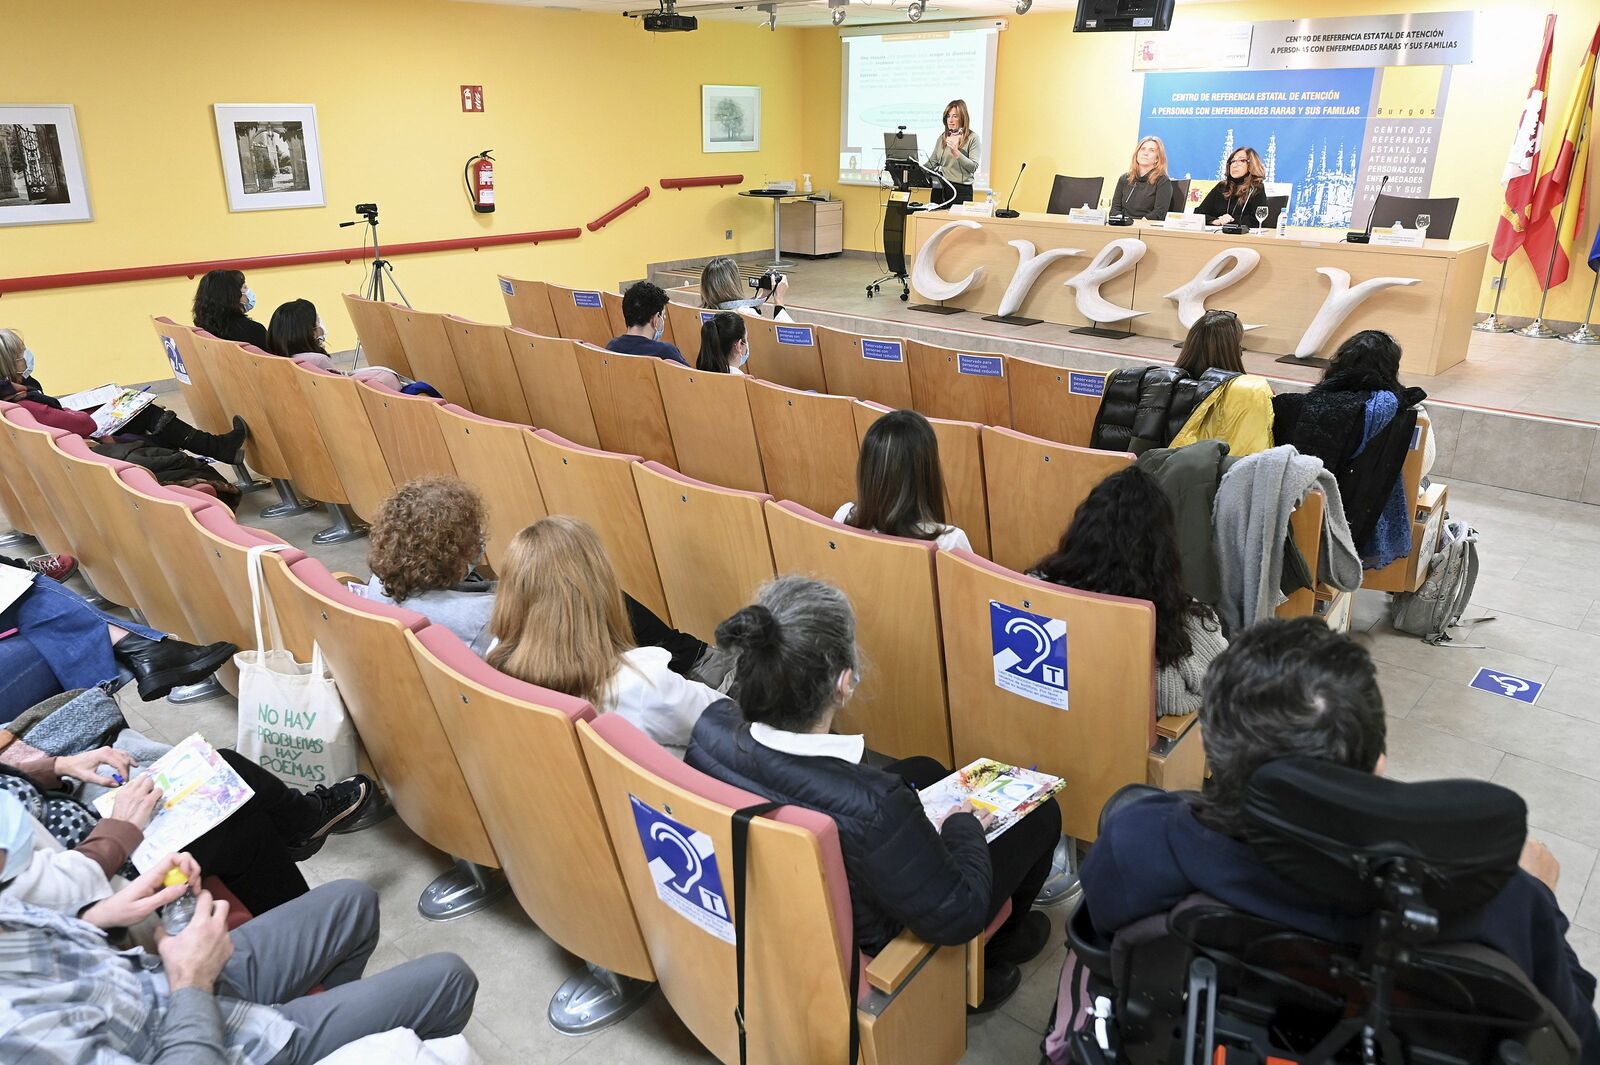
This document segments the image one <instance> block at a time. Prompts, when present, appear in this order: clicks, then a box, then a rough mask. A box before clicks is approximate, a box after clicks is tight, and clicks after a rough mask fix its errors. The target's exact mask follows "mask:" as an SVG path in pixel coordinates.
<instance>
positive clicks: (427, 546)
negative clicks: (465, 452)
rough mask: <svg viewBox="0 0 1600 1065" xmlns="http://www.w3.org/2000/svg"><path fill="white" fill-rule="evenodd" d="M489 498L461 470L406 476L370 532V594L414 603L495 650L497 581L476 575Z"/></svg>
mask: <svg viewBox="0 0 1600 1065" xmlns="http://www.w3.org/2000/svg"><path fill="white" fill-rule="evenodd" d="M485 522H486V515H485V513H484V505H483V497H482V496H480V495H479V494H478V491H477V489H475V488H473V487H472V486H471V485H470V484H467V483H466V482H465V481H461V480H457V479H456V478H454V477H421V478H418V479H417V480H415V481H407V482H406V483H405V484H403V485H401V486H400V487H399V488H397V489H395V491H394V494H393V495H391V496H390V497H389V498H388V499H385V500H384V501H383V505H382V506H380V507H379V508H378V514H377V516H376V517H375V518H374V519H373V521H372V530H371V532H370V533H369V534H368V541H367V542H368V544H369V545H370V546H369V548H368V550H367V565H368V567H369V568H371V570H372V579H371V580H369V581H368V582H367V587H366V590H365V592H364V593H363V594H365V595H366V597H367V598H368V599H375V600H377V601H378V602H380V603H393V604H395V605H396V606H403V607H405V608H406V609H407V610H415V611H416V612H417V613H419V614H421V615H422V616H423V617H425V618H427V619H428V620H429V621H431V622H433V623H434V624H435V625H443V626H444V627H445V628H447V629H449V630H450V631H451V632H453V633H455V634H456V635H457V636H459V637H461V639H462V641H463V642H464V643H466V644H467V645H468V646H470V647H471V648H472V650H473V651H474V652H475V653H477V654H478V655H480V656H481V655H483V654H484V653H485V652H486V651H487V650H488V649H489V615H490V614H491V613H492V612H493V611H494V585H493V584H492V583H491V582H489V581H485V580H481V579H477V578H475V577H473V576H472V567H473V564H474V563H476V562H477V561H478V559H479V558H481V557H483V547H484V539H485V536H484V529H485Z"/></svg>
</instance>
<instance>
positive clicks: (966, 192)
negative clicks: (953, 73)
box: [928, 100, 982, 203]
mask: <svg viewBox="0 0 1600 1065" xmlns="http://www.w3.org/2000/svg"><path fill="white" fill-rule="evenodd" d="M940 127H941V128H940V130H939V140H938V142H937V143H936V144H934V146H933V151H932V152H930V153H928V169H929V170H932V171H934V172H935V173H937V174H938V175H939V176H940V177H942V178H944V179H945V180H946V181H948V182H950V184H951V185H952V186H954V188H955V190H956V198H955V200H954V202H955V203H971V202H972V179H973V177H974V176H976V174H977V173H978V161H979V157H980V156H979V151H980V149H981V147H982V141H980V140H979V139H978V134H977V131H975V130H974V129H973V128H972V115H971V114H970V113H968V111H967V101H965V100H951V101H950V102H949V103H947V104H945V105H944V118H943V120H942V121H941V122H940Z"/></svg>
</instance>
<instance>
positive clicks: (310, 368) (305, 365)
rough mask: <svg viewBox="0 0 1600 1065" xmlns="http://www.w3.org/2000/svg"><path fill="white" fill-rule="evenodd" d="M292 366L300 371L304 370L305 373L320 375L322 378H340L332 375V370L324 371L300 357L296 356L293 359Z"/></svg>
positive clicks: (334, 374)
mask: <svg viewBox="0 0 1600 1065" xmlns="http://www.w3.org/2000/svg"><path fill="white" fill-rule="evenodd" d="M294 364H295V365H296V366H298V367H300V369H302V370H305V371H306V372H307V373H314V374H321V375H322V376H323V377H338V376H340V375H339V374H336V373H334V372H333V371H332V370H324V369H323V368H322V367H320V366H318V365H317V364H316V363H314V362H310V361H309V360H307V359H305V358H303V357H302V356H299V355H296V356H295V357H294Z"/></svg>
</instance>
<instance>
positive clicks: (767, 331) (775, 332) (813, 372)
mask: <svg viewBox="0 0 1600 1065" xmlns="http://www.w3.org/2000/svg"><path fill="white" fill-rule="evenodd" d="M744 332H745V340H746V341H747V342H748V343H749V345H750V363H749V365H747V366H746V367H745V369H746V370H747V371H748V372H749V373H750V374H751V375H752V376H754V377H759V378H761V380H763V381H771V382H772V383H773V384H775V385H783V386H784V387H785V388H798V389H800V390H801V391H803V392H826V391H828V379H827V378H826V377H825V376H824V375H823V371H822V348H821V347H820V346H819V344H818V343H817V330H816V327H814V326H809V325H799V324H797V323H794V322H774V321H773V320H772V319H770V318H758V317H756V316H755V315H752V314H747V315H745V316H744ZM696 350H698V345H697V346H696Z"/></svg>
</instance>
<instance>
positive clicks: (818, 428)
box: [746, 381, 861, 514]
mask: <svg viewBox="0 0 1600 1065" xmlns="http://www.w3.org/2000/svg"><path fill="white" fill-rule="evenodd" d="M746 394H747V395H748V396H749V398H750V416H751V418H752V419H753V421H754V422H755V427H756V440H757V442H758V443H759V444H760V446H761V468H762V469H763V470H764V471H765V472H766V477H767V491H769V492H771V493H772V494H773V495H774V496H775V497H776V498H778V499H786V500H789V501H791V502H795V503H799V504H800V505H801V506H803V507H806V508H808V509H811V510H815V511H818V512H819V513H823V514H832V513H833V512H834V511H835V510H837V509H838V507H839V505H840V504H842V503H844V502H846V501H848V500H851V499H854V498H855V485H856V457H857V455H859V454H860V450H861V448H860V444H859V442H858V440H857V437H856V425H855V413H854V411H853V410H852V408H853V406H854V404H855V401H854V400H853V399H851V398H850V397H848V396H829V395H824V394H822V393H817V392H800V391H797V390H795V389H792V388H784V387H782V386H781V385H774V384H769V383H768V382H765V381H751V382H750V384H749V385H748V386H747V388H746Z"/></svg>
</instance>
